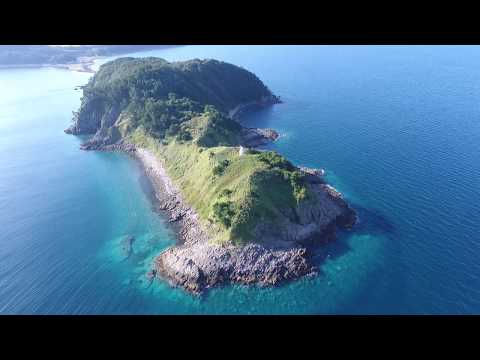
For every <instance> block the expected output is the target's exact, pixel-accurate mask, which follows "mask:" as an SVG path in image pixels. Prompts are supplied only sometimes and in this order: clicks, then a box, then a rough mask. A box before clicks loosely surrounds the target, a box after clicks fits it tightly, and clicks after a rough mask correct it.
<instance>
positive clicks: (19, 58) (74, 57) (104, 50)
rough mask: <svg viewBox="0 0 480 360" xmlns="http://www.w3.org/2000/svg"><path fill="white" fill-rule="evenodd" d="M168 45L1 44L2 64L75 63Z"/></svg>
mask: <svg viewBox="0 0 480 360" xmlns="http://www.w3.org/2000/svg"><path fill="white" fill-rule="evenodd" d="M165 47H169V46H168V45H82V46H78V47H51V46H47V45H0V66H1V65H9V66H12V65H48V64H51V65H57V64H73V63H76V62H78V61H79V58H80V57H85V56H111V55H118V54H127V53H133V52H137V51H144V50H150V49H161V48H165Z"/></svg>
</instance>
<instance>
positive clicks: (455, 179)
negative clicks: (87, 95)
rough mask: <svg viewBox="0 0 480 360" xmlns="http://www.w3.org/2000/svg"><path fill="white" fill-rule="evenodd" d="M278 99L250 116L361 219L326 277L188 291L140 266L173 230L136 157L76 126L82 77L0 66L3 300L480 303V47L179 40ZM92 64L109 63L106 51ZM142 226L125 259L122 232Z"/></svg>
mask: <svg viewBox="0 0 480 360" xmlns="http://www.w3.org/2000/svg"><path fill="white" fill-rule="evenodd" d="M144 55H149V56H151V55H155V56H162V57H164V58H166V59H167V60H182V59H190V58H207V57H208V58H217V59H221V60H225V61H229V62H232V63H234V64H237V65H241V66H243V67H245V68H247V69H249V70H251V71H253V72H255V73H256V74H257V75H258V76H259V77H260V79H262V80H263V81H264V82H265V83H266V84H267V86H269V88H270V89H271V90H272V91H273V92H274V93H275V94H277V95H280V96H281V97H282V98H283V99H284V101H285V103H284V104H281V105H276V106H274V107H273V108H271V109H267V110H263V111H261V112H258V113H254V114H250V115H248V116H247V117H246V118H245V119H244V121H245V123H246V124H248V125H250V126H264V127H273V128H275V129H278V130H279V131H280V132H281V134H282V137H281V138H280V140H279V141H278V142H277V143H275V144H274V145H272V146H271V147H272V148H274V149H276V150H278V151H280V152H281V153H282V154H284V155H286V156H287V157H288V158H289V159H291V160H292V161H293V162H295V163H296V164H299V165H306V166H311V167H323V168H325V169H326V171H327V177H328V179H329V181H330V182H331V183H332V184H333V185H334V186H336V187H337V188H338V189H339V190H340V191H342V192H343V193H344V195H345V197H346V198H347V199H348V200H349V201H350V202H351V203H352V204H353V206H354V207H355V208H356V209H358V211H359V214H360V219H361V223H360V224H359V225H357V226H356V228H354V231H352V232H347V233H342V234H341V235H340V237H339V239H338V241H337V242H335V243H333V244H331V245H329V246H328V247H326V248H325V249H324V251H325V252H327V253H329V254H330V257H329V259H328V260H327V261H326V262H325V263H323V265H322V273H321V274H320V275H319V276H318V277H316V278H314V279H308V280H307V279H303V280H300V281H297V282H294V283H291V284H288V285H286V286H283V287H280V288H275V289H258V288H255V287H242V286H229V287H226V288H222V289H217V290H214V291H211V292H210V293H209V295H208V296H207V297H206V298H204V299H196V298H193V297H191V296H190V295H188V294H185V293H184V292H183V291H181V290H178V289H172V288H170V287H169V286H168V285H166V284H165V283H162V282H160V281H158V282H155V283H153V284H151V285H149V284H148V283H147V282H146V279H145V276H144V274H145V272H146V270H147V269H148V268H149V264H150V262H151V261H152V259H153V257H154V256H155V254H157V253H158V252H159V251H160V250H161V249H164V248H165V247H167V246H170V245H172V244H173V243H174V238H173V234H172V231H171V230H169V229H168V227H167V225H166V224H165V222H164V220H163V219H161V218H159V217H158V216H157V215H156V214H155V213H153V212H152V210H151V205H150V202H149V199H148V195H147V192H146V191H145V190H144V186H143V185H142V184H143V182H144V180H143V178H142V176H141V173H140V171H139V168H138V166H137V164H136V163H135V162H133V161H132V160H130V159H129V158H127V157H126V156H123V155H121V154H110V153H95V152H82V151H80V150H79V149H78V146H79V144H80V143H81V139H79V138H76V137H73V136H67V135H65V134H64V133H63V129H64V128H65V127H67V126H68V124H69V122H70V119H71V112H72V111H73V110H76V109H77V108H78V106H79V103H80V102H79V99H80V96H81V93H80V92H79V91H75V90H74V87H75V86H77V85H82V84H85V83H86V82H87V81H88V78H89V76H90V74H82V73H75V72H68V71H64V70H56V69H16V70H2V71H0V313H2V314H12V313H15V314H16V313H22V314H23V313H27V314H30V313H34V314H64V313H68V314H87V313H99V314H115V313H122V314H136V313H155V314H157V313H158V314H160V313H168V314H171V313H173V314H176V313H194V314H202V313H214V314H218V313H235V314H238V313H240V314H243V313H262V314H265V313H267V314H271V313H275V314H278V313H279V314H287V313H307V314H312V313H322V314H324V313H327V314H330V313H339V314H357V313H367V314H372V313H387V314H404V313H414V314H457V313H480V261H478V259H479V256H480V235H479V234H478V231H477V226H478V225H479V224H480V205H479V204H480V161H479V160H480V47H478V46H298V47H297V46H294V47H292V46H271V47H265V46H187V47H180V48H173V49H169V50H163V51H154V52H148V53H138V54H134V55H133V56H144ZM101 62H102V61H100V62H99V63H101ZM125 234H133V235H134V236H135V237H136V239H137V240H136V242H135V243H134V254H133V255H132V256H131V257H130V258H128V259H125V255H124V254H122V252H121V250H120V242H121V239H122V237H123V236H124V235H125Z"/></svg>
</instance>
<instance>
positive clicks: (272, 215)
mask: <svg viewBox="0 0 480 360" xmlns="http://www.w3.org/2000/svg"><path fill="white" fill-rule="evenodd" d="M280 102H281V101H280V99H279V97H277V96H276V95H274V94H273V93H272V92H271V91H270V90H269V89H268V88H267V87H266V86H265V85H264V84H263V82H262V81H260V79H258V77H257V76H256V75H254V74H253V73H251V72H250V71H248V70H246V69H243V68H241V67H238V66H235V65H232V64H229V63H226V62H222V61H217V60H211V59H209V60H199V59H194V60H189V61H182V62H168V61H166V60H163V59H160V58H153V57H150V58H120V59H116V60H114V61H111V62H108V63H106V64H104V65H102V66H101V67H100V68H99V70H98V72H97V73H96V74H95V75H94V76H93V77H92V78H91V79H90V81H89V82H88V84H87V85H86V86H84V87H83V97H82V100H81V106H80V109H79V110H78V111H77V112H75V113H74V118H73V123H72V125H71V126H70V127H69V128H68V129H66V130H65V132H66V133H68V134H74V135H86V134H90V135H91V137H90V138H89V140H88V141H87V142H86V143H84V144H83V145H81V148H82V149H84V150H101V151H122V152H125V153H128V154H130V155H131V156H133V157H134V158H136V159H138V160H139V161H140V162H141V164H142V166H143V168H144V170H145V173H146V174H147V175H148V177H149V178H150V180H151V182H152V184H153V186H154V189H155V197H156V200H155V206H156V208H157V209H158V211H159V212H163V213H164V214H165V215H166V216H168V219H169V221H170V222H171V223H172V226H174V228H175V230H176V234H177V244H176V245H175V246H173V247H170V248H168V249H166V250H165V251H163V252H162V253H160V254H159V255H158V256H157V257H156V260H155V261H154V264H152V270H151V271H150V272H149V274H148V276H149V278H152V277H158V278H161V279H164V280H166V281H168V282H169V283H170V284H171V285H173V286H178V287H181V288H184V289H185V290H187V291H189V292H191V293H193V294H202V293H203V292H204V291H205V290H207V289H209V288H212V287H214V286H219V285H223V284H229V283H230V284H233V283H239V284H256V285H260V286H268V285H277V284H281V283H283V282H286V281H289V280H293V279H297V278H300V277H303V276H310V275H314V274H316V273H317V272H318V269H317V267H316V266H315V265H314V264H313V261H312V259H311V254H312V252H313V251H314V250H315V248H317V247H318V246H321V244H322V243H323V242H325V241H328V240H331V239H333V238H334V237H335V233H336V229H337V227H342V228H351V227H352V226H353V225H354V224H355V222H356V219H357V216H356V212H355V211H354V210H353V209H352V208H351V207H350V206H349V205H348V204H347V202H346V201H345V200H344V199H343V197H342V195H341V194H340V193H339V192H338V191H336V190H335V189H334V188H333V187H332V186H330V185H328V184H327V183H326V182H325V180H324V179H323V176H322V175H323V172H322V171H319V170H316V169H308V168H305V167H300V166H296V165H294V164H292V163H291V162H290V161H288V160H287V159H286V158H284V157H283V156H282V155H280V154H278V153H277V152H275V151H267V150H265V149H262V148H261V145H264V144H266V143H267V142H269V141H275V140H276V139H277V138H278V136H279V134H278V133H277V132H276V131H275V130H273V129H257V128H245V127H243V126H242V125H241V124H240V122H239V121H238V120H239V118H240V117H241V115H242V114H243V113H245V112H246V111H255V109H258V108H262V107H267V106H273V105H275V104H278V103H280Z"/></svg>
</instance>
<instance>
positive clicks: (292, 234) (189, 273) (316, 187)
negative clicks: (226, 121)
mask: <svg viewBox="0 0 480 360" xmlns="http://www.w3.org/2000/svg"><path fill="white" fill-rule="evenodd" d="M275 100H276V99H270V101H272V103H270V104H269V105H272V104H273V103H276V102H273V101H275ZM258 104H259V102H256V104H255V106H258ZM251 106H252V105H251V104H250V103H249V104H243V105H239V106H237V107H236V109H239V110H240V112H241V111H242V109H244V108H245V107H247V108H249V107H251ZM262 106H267V104H266V103H264V104H262ZM239 110H237V111H236V112H235V113H234V114H233V115H234V117H235V115H237V116H238V111H239ZM230 114H231V113H230ZM235 119H236V121H238V117H235ZM252 134H253V135H254V136H253V137H252V136H251V135H252ZM277 138H278V133H276V132H275V130H272V129H255V128H244V143H245V144H247V143H248V145H247V146H248V147H251V148H256V147H257V146H261V145H263V144H265V143H267V142H269V141H275V140H276V139H277ZM85 145H86V146H85ZM81 148H82V149H84V150H100V151H120V152H123V153H126V154H128V155H130V156H131V157H133V158H134V159H136V160H137V161H138V162H139V164H140V166H141V168H142V170H143V172H144V174H145V176H147V177H148V179H149V181H150V183H151V184H152V187H153V194H154V199H153V201H154V204H153V207H154V209H155V211H157V212H158V213H159V216H165V217H166V218H167V219H168V221H169V223H170V224H171V226H172V229H173V230H174V232H175V234H176V244H175V245H174V246H172V247H170V248H168V249H166V250H164V251H163V252H161V253H160V254H159V255H158V256H157V257H156V258H155V260H154V263H153V264H152V267H151V269H150V271H148V272H147V274H146V277H147V278H148V280H150V281H151V280H153V279H154V278H161V279H162V280H164V281H167V282H168V283H169V284H170V285H171V286H173V287H181V288H183V289H185V290H186V291H188V292H190V293H191V294H194V295H202V294H204V293H205V291H206V290H208V289H209V288H212V287H215V286H221V285H225V284H233V283H239V284H244V285H251V284H255V285H259V286H275V285H279V284H281V283H283V282H286V281H290V280H295V279H298V278H300V277H304V276H314V275H316V274H318V268H317V266H316V265H315V264H313V262H312V261H311V257H312V255H314V252H315V246H316V245H318V244H319V243H323V242H328V241H331V240H333V239H335V234H336V229H337V227H344V228H350V227H351V226H353V224H354V223H355V222H356V213H355V211H354V210H352V209H351V208H350V207H349V206H348V204H347V203H346V202H345V201H344V200H343V197H342V195H341V194H340V193H339V192H338V191H337V190H336V189H334V188H333V187H332V186H330V185H328V184H326V183H325V182H324V181H323V179H322V178H321V177H322V176H323V170H315V169H308V168H304V167H297V169H298V170H300V171H302V172H303V173H305V175H306V178H307V179H308V180H307V182H308V183H309V186H310V189H311V190H313V191H315V192H316V194H317V196H320V199H322V200H321V201H320V204H317V205H316V206H312V205H311V204H306V205H305V206H303V207H299V208H298V209H297V211H298V215H297V216H300V217H301V218H302V219H303V220H304V221H306V222H301V223H300V224H292V223H288V222H287V223H285V219H283V220H281V221H283V222H282V224H281V227H279V228H278V229H272V228H271V227H268V226H267V227H261V228H259V229H256V230H258V231H259V233H258V234H259V236H260V238H261V239H262V242H260V243H249V244H247V245H243V246H236V245H230V244H228V245H218V244H214V243H211V242H210V239H211V238H212V236H211V235H212V234H214V233H215V229H214V228H213V227H212V228H209V229H208V230H207V229H206V228H205V227H204V225H203V224H202V222H201V220H200V217H199V215H198V214H197V212H196V211H195V210H194V209H193V208H192V207H191V206H189V204H188V203H187V202H186V201H184V199H183V196H182V193H181V190H180V189H179V188H178V187H177V186H176V185H175V183H174V182H173V181H172V180H171V178H170V177H169V175H168V173H167V171H166V169H165V167H164V164H163V163H162V160H161V159H160V158H158V157H157V156H156V155H155V154H153V153H152V152H150V151H149V150H147V149H145V148H140V147H137V146H135V145H133V144H130V143H127V142H125V141H124V140H120V141H119V142H117V143H114V144H111V145H107V144H104V143H101V142H100V143H99V142H96V141H93V142H90V143H89V142H87V143H86V144H84V145H82V147H81ZM302 224H303V225H302ZM278 225H280V224H278ZM282 229H283V230H282ZM272 231H273V233H272ZM278 231H280V233H278ZM282 231H285V233H282Z"/></svg>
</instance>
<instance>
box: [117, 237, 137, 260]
mask: <svg viewBox="0 0 480 360" xmlns="http://www.w3.org/2000/svg"><path fill="white" fill-rule="evenodd" d="M134 242H135V237H134V236H132V235H126V236H125V237H124V238H123V239H122V241H121V242H120V245H121V247H122V251H123V253H124V254H125V256H126V257H127V258H129V257H130V255H132V254H133V243H134Z"/></svg>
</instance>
